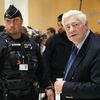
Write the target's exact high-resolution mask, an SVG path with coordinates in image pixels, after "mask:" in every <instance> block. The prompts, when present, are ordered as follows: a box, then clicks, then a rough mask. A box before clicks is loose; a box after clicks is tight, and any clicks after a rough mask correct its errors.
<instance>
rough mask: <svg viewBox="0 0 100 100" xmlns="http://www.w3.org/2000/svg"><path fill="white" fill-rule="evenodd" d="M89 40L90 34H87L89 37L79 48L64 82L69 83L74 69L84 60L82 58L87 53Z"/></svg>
mask: <svg viewBox="0 0 100 100" xmlns="http://www.w3.org/2000/svg"><path fill="white" fill-rule="evenodd" d="M90 38H91V34H89V36H88V37H87V39H86V40H85V42H84V44H83V46H82V47H81V49H80V51H79V53H78V55H77V57H76V59H75V61H74V63H73V65H72V66H73V67H71V70H70V71H69V73H68V75H67V77H66V81H69V80H70V79H71V78H72V76H73V74H74V72H75V69H76V68H78V65H79V64H80V63H81V61H82V60H83V59H84V56H85V55H86V52H87V51H88V47H89V42H90Z"/></svg>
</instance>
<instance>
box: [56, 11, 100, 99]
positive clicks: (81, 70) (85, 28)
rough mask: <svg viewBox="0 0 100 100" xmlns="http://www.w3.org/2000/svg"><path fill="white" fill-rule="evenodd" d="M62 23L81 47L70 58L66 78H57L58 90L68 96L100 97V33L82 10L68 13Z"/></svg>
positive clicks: (77, 97)
mask: <svg viewBox="0 0 100 100" xmlns="http://www.w3.org/2000/svg"><path fill="white" fill-rule="evenodd" d="M62 24H63V26H64V28H65V31H66V33H67V36H68V39H69V40H70V41H72V42H73V45H74V46H76V47H77V48H78V51H77V54H76V56H75V57H73V58H74V60H73V58H71V56H72V55H71V56H70V58H71V60H70V58H69V60H70V62H69V61H68V63H67V65H66V70H65V76H64V81H61V80H60V81H56V82H55V92H56V93H61V92H62V95H63V97H64V98H65V97H66V100H67V99H68V100H100V37H98V36H96V35H95V34H94V33H93V32H92V31H91V30H90V28H89V25H88V21H87V17H86V15H85V14H84V13H83V12H81V11H78V10H70V11H68V12H66V13H64V15H63V17H62ZM72 60H73V63H71V62H72ZM69 67H70V68H69Z"/></svg>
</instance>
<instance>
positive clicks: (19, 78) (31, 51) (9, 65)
mask: <svg viewBox="0 0 100 100" xmlns="http://www.w3.org/2000/svg"><path fill="white" fill-rule="evenodd" d="M4 21H5V29H6V32H2V33H1V38H3V39H5V41H6V42H4V43H3V44H2V46H0V62H1V63H0V87H1V93H0V96H1V97H0V99H1V98H2V99H3V100H37V95H36V91H35V90H36V87H35V85H36V83H37V82H38V83H41V84H42V81H41V80H40V79H42V75H43V74H42V70H43V68H42V61H41V55H40V52H39V49H38V46H37V45H36V44H35V42H34V43H33V41H32V42H31V40H30V39H29V38H28V37H27V36H26V35H25V34H23V33H22V23H23V18H22V15H21V13H20V11H19V10H18V9H17V8H16V7H15V6H14V5H10V6H9V8H8V9H7V11H6V12H5V14H4ZM1 38H0V43H1ZM2 41H4V40H2ZM5 48H6V49H5ZM5 51H6V53H5ZM4 54H5V55H4ZM3 59H4V60H3ZM2 63H3V64H2ZM41 69H42V70H41ZM40 77H41V78H40ZM41 84H40V85H41Z"/></svg>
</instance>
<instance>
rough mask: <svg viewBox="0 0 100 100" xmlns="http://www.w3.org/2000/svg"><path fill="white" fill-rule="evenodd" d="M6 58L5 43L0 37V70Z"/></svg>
mask: <svg viewBox="0 0 100 100" xmlns="http://www.w3.org/2000/svg"><path fill="white" fill-rule="evenodd" d="M6 56H7V43H6V41H5V40H4V39H3V38H2V37H0V69H1V67H2V66H3V64H4V62H5V59H6Z"/></svg>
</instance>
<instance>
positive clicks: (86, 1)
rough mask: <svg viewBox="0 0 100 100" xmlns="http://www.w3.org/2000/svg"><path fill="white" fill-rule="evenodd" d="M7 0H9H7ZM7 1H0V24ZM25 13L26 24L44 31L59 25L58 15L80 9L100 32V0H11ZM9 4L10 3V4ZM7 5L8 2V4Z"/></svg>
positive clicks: (96, 30) (94, 28)
mask: <svg viewBox="0 0 100 100" xmlns="http://www.w3.org/2000/svg"><path fill="white" fill-rule="evenodd" d="M5 1H7V0H5ZM5 1H4V0H1V2H0V24H3V14H4V11H5ZM10 1H12V2H13V3H14V5H17V7H18V8H24V9H21V12H22V13H24V16H23V17H24V21H25V20H26V23H24V26H27V25H28V26H31V27H33V28H37V29H39V30H41V31H42V32H45V31H46V29H47V28H48V27H50V26H53V27H55V28H56V27H57V16H58V15H59V14H61V13H64V12H65V11H68V10H71V9H80V10H82V11H83V12H84V13H86V14H87V16H88V20H89V25H90V28H92V30H93V31H94V32H99V33H100V24H98V20H100V0H25V1H26V2H25V1H24V0H10ZM8 5H9V4H8ZM6 6H7V4H6ZM26 16H27V17H26Z"/></svg>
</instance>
